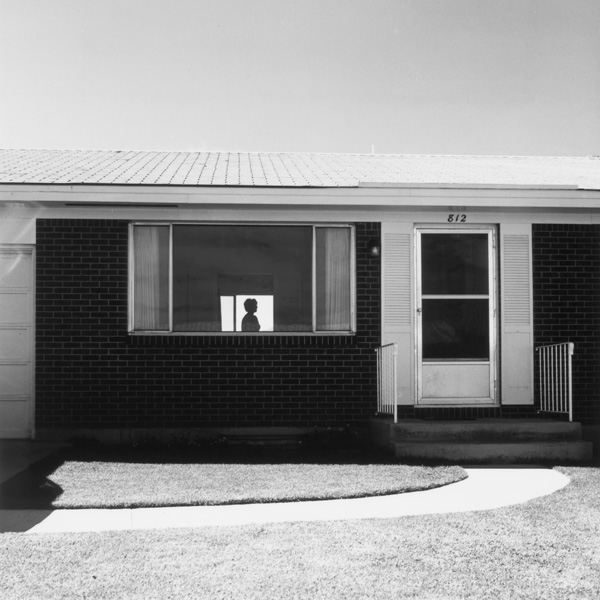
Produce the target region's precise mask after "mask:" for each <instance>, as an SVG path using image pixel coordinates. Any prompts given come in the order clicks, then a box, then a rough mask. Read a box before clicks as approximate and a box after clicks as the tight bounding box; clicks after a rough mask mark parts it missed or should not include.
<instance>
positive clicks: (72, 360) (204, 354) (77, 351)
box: [36, 219, 380, 430]
mask: <svg viewBox="0 0 600 600" xmlns="http://www.w3.org/2000/svg"><path fill="white" fill-rule="evenodd" d="M375 236H379V225H378V224H376V223H372V224H358V225H357V228H356V241H357V253H356V254H357V334H356V335H355V336H324V337H310V336H309V337H303V336H290V337H279V336H257V337H242V336H224V337H208V336H205V337H203V336H185V337H183V336H182V337H167V338H165V337H160V336H150V337H133V336H129V335H128V334H127V260H128V255H127V247H128V223H127V222H126V221H112V220H56V219H54V220H53V219H40V220H38V222H37V250H36V252H37V263H36V265H37V266H36V315H37V323H36V426H37V428H38V429H40V430H41V429H45V430H48V429H65V428H67V429H68V428H73V429H87V428H130V427H131V428H161V427H165V428H172V427H186V428H191V427H213V426H214V427H226V426H228V427H239V426H298V427H312V426H329V425H336V426H342V425H346V424H349V425H357V424H361V423H364V422H366V421H367V420H368V418H369V417H370V416H371V415H372V414H373V412H374V407H375V393H376V392H375V370H376V366H375V353H374V352H373V348H374V347H375V346H376V345H377V344H378V342H379V339H380V304H379V293H380V265H379V260H378V259H373V258H371V257H370V256H369V254H368V248H367V246H368V240H369V239H370V238H371V237H375Z"/></svg>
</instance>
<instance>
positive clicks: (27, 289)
mask: <svg viewBox="0 0 600 600" xmlns="http://www.w3.org/2000/svg"><path fill="white" fill-rule="evenodd" d="M33 293H34V292H33V247H31V246H28V247H27V246H0V437H3V438H24V437H31V436H32V435H33V380H34V373H33Z"/></svg>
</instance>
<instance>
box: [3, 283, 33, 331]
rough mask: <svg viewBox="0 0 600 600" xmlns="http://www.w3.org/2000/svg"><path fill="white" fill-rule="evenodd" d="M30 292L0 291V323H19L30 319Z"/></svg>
mask: <svg viewBox="0 0 600 600" xmlns="http://www.w3.org/2000/svg"><path fill="white" fill-rule="evenodd" d="M30 305H31V294H30V293H29V292H25V291H19V292H3V291H0V323H2V324H6V325H8V324H11V323H13V324H15V325H21V324H23V323H28V322H30V321H31V309H30Z"/></svg>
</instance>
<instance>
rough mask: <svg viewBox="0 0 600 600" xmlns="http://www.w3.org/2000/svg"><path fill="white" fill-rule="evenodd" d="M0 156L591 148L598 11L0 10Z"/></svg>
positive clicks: (558, 7)
mask: <svg viewBox="0 0 600 600" xmlns="http://www.w3.org/2000/svg"><path fill="white" fill-rule="evenodd" d="M0 11H1V12H0V147H4V148H81V149H88V148H91V149H124V150H135V149H145V150H231V151H235V150H239V151H275V152H277V151H280V152H305V151H309V152H358V153H370V152H371V151H372V149H374V150H375V152H377V153H410V154H531V155H536V154H537V155H589V154H600V33H599V32H600V1H599V0H293V1H289V0H0Z"/></svg>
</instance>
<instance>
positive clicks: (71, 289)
mask: <svg viewBox="0 0 600 600" xmlns="http://www.w3.org/2000/svg"><path fill="white" fill-rule="evenodd" d="M0 217H1V218H0V302H1V303H2V311H1V312H0V352H1V354H0V373H1V379H0V381H1V382H2V383H1V387H0V437H3V438H17V437H22V438H33V437H37V438H39V439H67V438H69V437H72V436H74V435H92V434H93V435H97V436H98V437H101V438H104V439H124V438H127V439H129V438H130V437H131V436H135V435H136V434H138V433H140V432H145V433H146V434H147V433H148V432H149V431H150V432H155V433H158V432H169V434H174V432H175V433H176V432H178V431H179V432H187V433H188V434H189V433H190V432H192V433H193V432H197V433H198V434H201V433H206V432H220V431H232V430H233V429H235V428H237V429H239V428H255V429H256V430H258V429H260V430H261V431H263V432H264V431H266V430H267V428H270V429H272V430H275V429H277V430H279V431H281V430H283V429H285V428H291V429H295V430H300V429H303V428H304V429H307V430H308V429H314V428H321V427H322V428H327V427H333V428H345V427H355V428H360V427H366V426H368V424H369V423H370V422H371V421H372V420H373V418H374V417H375V416H376V414H377V413H378V412H379V413H390V414H395V417H393V418H392V417H387V418H388V420H389V419H390V418H391V419H392V420H393V419H394V418H395V419H396V420H397V421H398V423H399V424H402V422H408V421H410V422H413V423H414V422H415V421H424V420H425V421H432V422H433V421H435V423H436V424H437V426H439V427H444V426H447V427H448V428H451V427H453V426H455V425H456V423H457V422H467V421H481V422H486V421H490V420H493V421H494V422H495V421H497V420H502V421H503V422H511V420H512V421H513V422H514V423H516V422H519V423H522V422H523V421H526V422H527V423H531V424H533V423H534V422H536V423H538V422H542V421H544V420H547V419H544V417H546V416H547V415H551V416H552V417H553V420H554V419H558V420H561V419H562V420H568V415H566V414H565V415H563V414H562V413H561V411H562V412H564V407H563V406H562V405H559V406H558V408H557V407H556V406H554V405H553V404H552V403H553V402H554V400H553V399H550V404H548V402H546V401H545V400H544V399H543V398H542V397H543V395H544V394H545V393H546V392H545V390H546V388H547V387H548V386H547V384H546V380H545V378H548V377H550V379H551V384H552V385H550V387H551V388H553V387H561V386H562V383H560V384H559V383H557V384H556V386H554V383H553V382H554V381H555V380H556V381H558V379H561V381H562V378H563V377H565V378H566V377H567V371H566V366H565V365H566V363H567V358H564V360H563V356H562V354H561V355H560V357H559V358H558V359H554V358H552V356H553V355H552V354H550V355H549V356H551V358H550V362H552V363H556V364H557V365H558V367H556V369H558V370H556V369H554V370H550V371H549V374H548V373H547V372H546V367H545V366H544V364H543V363H544V361H545V360H546V358H542V351H540V350H539V348H540V347H548V346H555V345H562V344H565V346H564V348H568V349H569V351H568V352H566V353H565V356H570V354H571V353H572V356H570V358H571V360H572V377H571V379H570V380H569V383H568V385H569V386H570V387H571V389H572V398H573V400H572V415H571V420H572V421H573V423H577V424H581V425H583V426H584V429H585V427H591V428H593V427H595V426H598V424H599V423H600V394H599V392H600V385H599V384H600V370H599V368H598V367H599V366H600V329H599V323H600V279H599V277H600V156H590V157H520V156H512V157H511V156H508V157H506V156H501V157H496V156H416V155H341V154H292V153H234V152H232V153H224V152H146V151H131V152H126V151H87V150H81V151H70V150H69V151H67V150H64V151H63V150H1V151H0ZM568 344H573V346H569V345H568ZM381 347H386V348H391V349H393V351H394V352H393V358H392V363H393V365H392V367H389V365H388V366H387V367H386V366H385V364H386V363H385V361H384V359H383V358H381V357H382V356H383V351H379V352H376V350H377V349H378V348H381ZM558 347H559V346H557V348H558ZM560 348H563V346H560ZM573 349H574V352H573ZM558 351H559V350H557V352H558ZM548 352H550V353H552V352H554V350H552V349H550V350H549V351H548ZM560 352H562V350H560ZM378 356H379V357H380V361H379V366H378ZM544 356H546V355H544ZM557 356H558V355H557ZM388 362H389V361H388ZM551 366H552V365H551ZM563 367H564V368H563ZM552 368H554V367H552ZM388 371H389V373H388ZM385 378H392V379H390V381H393V382H395V383H393V384H392V388H393V390H392V395H391V396H390V397H388V399H387V400H385V399H384V401H383V403H382V401H381V396H382V390H381V388H382V387H385V386H386V385H387V384H385V383H382V381H383V380H384V379H385ZM565 381H566V379H565ZM378 382H379V386H378ZM378 387H379V391H378ZM388 387H389V385H388ZM378 396H379V404H378ZM389 398H391V400H390V399H389ZM392 405H393V406H392ZM554 410H556V411H558V413H560V414H556V415H554V414H552V411H554ZM449 430H450V429H449ZM453 435H454V434H453ZM486 435H487V434H486ZM556 435H557V436H558V437H560V436H561V435H562V434H560V433H557V434H556Z"/></svg>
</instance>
